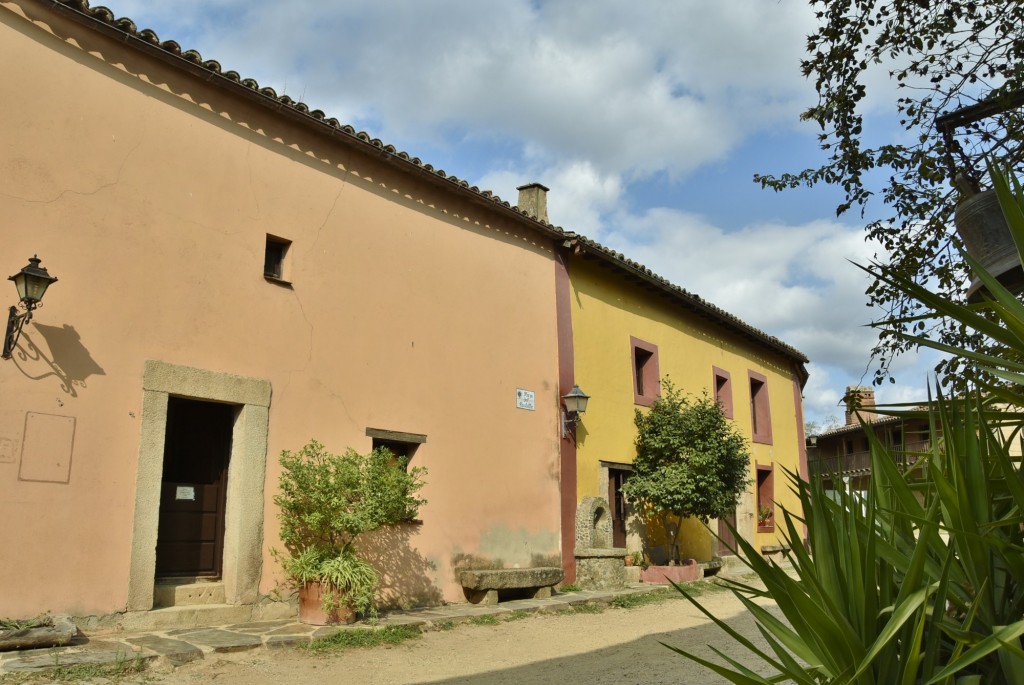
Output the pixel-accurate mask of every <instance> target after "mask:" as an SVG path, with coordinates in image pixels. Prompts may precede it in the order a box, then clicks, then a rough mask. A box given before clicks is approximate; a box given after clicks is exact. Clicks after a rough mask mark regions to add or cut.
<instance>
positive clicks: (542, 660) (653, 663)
mask: <svg viewBox="0 0 1024 685" xmlns="http://www.w3.org/2000/svg"><path fill="white" fill-rule="evenodd" d="M701 601H702V602H703V603H704V604H705V606H707V607H708V608H709V609H711V610H712V611H713V612H714V614H715V615H716V616H718V617H720V618H723V619H726V620H728V621H729V623H730V624H731V625H733V626H734V627H736V628H737V629H739V630H740V631H741V632H743V633H744V634H746V635H747V636H750V637H753V636H754V635H756V629H755V628H754V626H753V622H752V621H751V620H750V619H749V617H748V615H747V614H746V612H745V611H743V610H742V608H741V606H740V604H739V602H737V601H736V600H735V599H734V598H733V596H732V594H731V593H727V592H724V591H717V592H712V593H709V594H706V595H704V596H702V597H701ZM660 642H666V643H668V644H672V645H676V646H680V647H684V648H686V649H688V650H691V651H696V652H699V653H700V654H702V655H705V656H709V657H713V653H712V652H711V651H710V650H709V649H708V648H707V645H708V644H714V645H716V646H717V647H718V648H719V649H722V650H724V651H726V652H728V653H730V654H731V655H733V656H735V657H736V658H739V659H741V660H742V661H744V662H745V663H747V664H748V665H750V666H752V667H754V669H755V670H759V671H760V670H761V669H759V668H757V662H756V661H751V660H750V659H749V657H746V656H745V651H744V650H743V649H742V648H740V647H738V646H736V645H735V644H734V643H733V642H732V641H731V640H729V639H728V638H727V637H726V636H725V635H724V634H723V633H722V632H721V631H720V630H719V629H718V628H717V627H716V626H715V625H714V624H712V623H711V622H710V621H708V620H707V619H706V618H705V617H704V616H703V615H701V614H700V613H699V612H698V611H697V609H696V608H694V607H693V606H691V605H690V604H689V603H688V602H686V601H684V600H670V601H666V602H663V603H660V604H653V605H648V606H645V607H640V608H636V609H619V608H612V607H609V608H607V609H605V610H604V611H603V612H602V613H564V614H548V615H542V614H538V615H532V616H530V617H528V618H524V619H521V620H518V621H512V622H504V623H501V624H499V625H493V626H481V625H460V626H458V627H456V628H454V629H452V630H448V631H437V632H428V633H426V634H424V635H423V637H422V638H420V639H416V640H412V641H409V642H406V643H403V644H401V645H399V646H395V647H390V648H388V647H376V648H372V649H350V650H347V651H342V652H338V653H334V654H330V655H327V656H322V655H314V654H310V653H308V652H303V651H298V650H294V651H293V650H284V651H260V652H243V653H239V654H228V655H209V656H207V658H206V659H204V660H202V661H199V662H194V663H192V664H187V665H185V666H181V667H179V668H177V669H175V670H173V671H169V672H165V673H151V674H150V676H149V678H148V679H147V680H149V681H150V682H154V681H155V682H157V683H168V684H170V683H175V684H177V683H215V684H216V685H308V684H310V683H372V684H374V685H389V684H406V683H445V684H453V685H454V684H459V685H463V684H464V685H469V684H476V683H499V684H500V683H539V684H542V685H543V684H551V685H573V684H575V683H585V684H587V685H605V684H608V685H611V684H613V683H614V684H615V685H623V684H626V683H637V684H639V683H643V684H644V685H657V684H658V683H701V684H704V683H724V682H727V681H725V680H724V679H721V678H719V677H718V676H716V675H715V674H713V673H711V672H710V671H707V670H705V669H703V668H701V667H699V666H697V665H696V664H694V663H692V662H691V661H689V660H688V659H685V658H683V657H681V656H678V655H676V654H675V653H674V652H672V651H671V650H669V649H666V648H665V647H664V646H662V645H661V644H660Z"/></svg>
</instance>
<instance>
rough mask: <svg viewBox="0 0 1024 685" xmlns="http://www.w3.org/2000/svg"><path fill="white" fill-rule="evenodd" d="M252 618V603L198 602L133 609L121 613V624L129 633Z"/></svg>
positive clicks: (247, 620)
mask: <svg viewBox="0 0 1024 685" xmlns="http://www.w3.org/2000/svg"><path fill="white" fill-rule="evenodd" d="M251 620H252V606H251V605H244V604H243V605H236V604H197V605H194V606H173V607H164V608H162V609H153V610H152V611H130V612H128V613H126V614H123V615H121V617H120V618H119V620H118V627H120V629H121V630H123V631H126V632H144V631H164V630H174V629H176V628H195V627H197V626H222V625H230V624H234V623H248V622H249V621H251Z"/></svg>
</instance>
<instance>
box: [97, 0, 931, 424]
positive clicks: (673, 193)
mask: <svg viewBox="0 0 1024 685" xmlns="http://www.w3.org/2000/svg"><path fill="white" fill-rule="evenodd" d="M107 6H108V7H110V8H111V10H112V11H113V12H114V14H115V15H116V16H118V17H121V16H127V17H130V18H131V19H133V20H134V21H135V23H136V25H137V26H138V27H139V28H140V29H141V28H151V29H153V30H154V31H156V33H157V34H158V35H159V37H160V38H161V39H163V40H166V39H173V40H176V41H177V42H178V43H180V44H181V45H182V47H183V48H185V49H190V48H191V49H196V50H198V51H199V52H200V53H201V54H202V55H203V57H204V58H205V59H216V60H217V61H219V62H220V63H221V65H222V66H223V68H225V69H233V70H235V71H238V72H239V73H240V74H242V75H243V76H244V77H252V78H255V79H257V80H258V81H259V82H260V84H261V85H263V86H271V87H272V88H274V89H275V90H276V91H277V92H278V93H279V94H282V93H286V94H288V95H289V96H291V97H293V98H295V99H297V100H301V101H303V102H305V103H307V104H308V105H309V106H310V107H311V108H313V109H321V110H323V111H324V112H326V113H327V114H328V116H334V117H336V118H338V119H339V120H340V121H343V122H345V123H350V124H352V125H353V126H355V127H356V128H357V129H360V130H365V131H367V132H368V133H370V134H371V135H372V136H374V137H378V138H380V139H382V140H384V141H385V142H386V143H390V144H392V145H395V146H396V147H398V148H399V149H401V150H405V151H406V152H409V153H410V154H412V155H414V156H417V157H420V158H421V159H423V160H424V161H425V162H428V163H430V164H432V165H434V166H435V167H437V168H441V169H444V170H445V171H446V172H448V173H450V174H454V175H456V176H458V177H459V178H463V179H465V180H467V181H469V182H470V183H471V184H473V185H477V186H479V187H480V188H487V189H490V190H492V191H494V192H495V193H497V194H498V195H500V196H501V197H502V198H503V199H505V200H508V201H510V202H513V203H514V202H515V200H516V197H517V192H516V190H515V188H516V186H518V185H522V184H523V183H527V182H531V181H539V182H541V183H543V184H544V185H546V186H548V187H549V188H550V189H551V191H550V193H549V196H548V208H549V214H550V219H551V221H552V223H554V224H556V225H559V226H562V227H563V228H566V229H569V230H574V231H577V232H580V233H583V234H585V235H587V236H588V237H591V238H593V239H595V240H598V241H600V242H602V243H604V244H606V245H608V246H609V247H611V248H613V249H616V250H619V251H621V252H623V253H625V254H626V255H627V256H629V257H631V258H633V259H636V260H638V261H640V262H642V263H644V264H646V265H647V266H649V267H650V268H652V269H654V270H655V271H656V272H657V273H659V274H661V275H662V276H664V277H666V278H668V279H670V280H671V281H673V282H674V283H676V284H678V285H680V286H682V287H683V288H686V289H687V290H689V291H691V292H694V293H696V294H698V295H700V296H701V297H703V298H705V299H707V300H709V301H711V302H713V303H715V304H716V305H718V306H719V307H722V308H723V309H725V310H727V311H729V312H731V313H733V314H735V315H737V316H739V317H740V318H742V319H744V320H745V321H747V322H748V323H750V324H751V325H754V326H756V327H758V328H760V329H762V330H764V331H767V332H768V333H771V334H772V335H776V336H778V337H779V338H781V339H782V340H784V341H786V342H787V343H789V344H791V345H793V346H795V347H797V348H798V349H800V350H801V351H803V352H804V353H805V354H807V356H808V357H809V358H810V359H811V364H810V365H809V370H810V372H811V379H810V381H809V382H808V385H807V387H806V388H805V391H804V397H805V405H804V406H805V414H806V418H807V419H808V420H814V421H818V422H819V423H826V422H827V421H828V418H829V417H830V416H838V417H840V418H841V417H842V408H841V407H840V406H838V403H839V400H840V398H841V396H842V394H843V390H844V388H845V387H846V386H847V385H855V384H858V383H865V384H869V383H870V382H871V379H872V373H871V372H870V371H869V370H868V369H869V363H870V355H869V352H870V349H871V347H872V346H873V344H874V340H875V335H874V333H873V332H872V331H871V330H870V329H868V328H865V326H864V324H866V323H867V322H868V321H870V320H871V319H872V318H874V317H875V313H874V312H873V311H872V310H870V309H868V308H867V307H866V306H865V302H866V298H865V296H864V289H865V287H866V286H867V284H868V281H867V278H866V276H865V275H864V274H863V273H862V272H860V271H859V270H858V269H857V268H855V267H854V266H853V265H852V264H850V261H853V262H858V263H867V262H868V261H869V260H870V259H872V257H873V256H874V255H875V254H876V248H875V247H874V246H872V245H869V244H867V243H865V241H864V239H863V224H864V222H863V221H862V220H861V219H860V217H859V216H843V217H841V218H839V219H837V218H836V216H835V206H836V205H837V204H838V203H839V201H840V195H839V193H838V192H837V191H836V190H835V189H832V188H814V189H800V190H794V191H788V192H783V193H774V192H771V191H766V190H761V189H760V188H759V187H758V186H756V185H755V184H754V183H753V182H752V178H753V175H754V173H758V172H760V173H781V172H785V171H790V172H795V171H798V170H800V169H803V168H806V167H811V166H816V165H818V164H819V163H820V162H821V161H822V159H823V157H822V156H821V155H822V154H823V153H821V151H820V150H819V149H818V145H817V141H816V135H817V133H818V131H817V129H816V127H815V126H814V125H813V124H808V123H803V122H800V121H799V114H800V112H801V111H803V110H804V109H805V108H806V107H808V106H809V105H811V104H813V103H814V102H815V101H816V96H815V93H814V90H813V87H812V84H811V83H810V82H808V81H806V80H805V79H804V78H803V77H802V76H801V75H800V70H799V60H800V59H801V57H802V54H803V49H804V45H805V41H806V36H807V34H809V33H810V32H811V31H812V30H813V27H814V24H813V15H812V12H811V10H810V8H809V7H808V6H807V4H806V3H805V2H798V1H795V0H778V1H777V2H764V0H730V2H727V3H709V2H706V0H636V1H634V2H630V3H625V2H621V0H588V2H586V3H582V2H576V1H574V0H551V1H548V0H532V1H531V0H501V2H490V1H485V0H431V2H419V1H416V0H376V1H375V2H374V3H372V4H371V3H366V2H362V1H360V2H355V1H350V0H328V1H327V2H323V1H320V2H312V1H310V0H290V1H289V2H287V3H283V2H269V1H268V0H245V1H244V2H243V1H242V0H177V1H176V2H173V3H154V2H152V1H151V0H110V2H109V3H107ZM875 78H876V81H875V83H874V87H873V88H872V89H871V91H870V92H872V93H876V94H877V96H876V97H875V99H874V101H873V103H874V104H873V106H874V107H875V113H874V118H873V119H872V123H874V124H876V127H877V128H878V130H880V131H883V132H884V131H885V130H886V129H887V128H888V126H889V121H890V120H889V117H888V115H889V114H890V112H889V110H888V104H887V103H888V102H891V99H892V86H891V84H889V83H887V80H886V78H885V75H884V73H879V74H878V75H877V76H876V77H875ZM926 362H927V363H926ZM932 363H933V359H932V358H931V357H928V358H927V359H922V358H918V356H917V355H916V354H910V355H906V356H904V357H903V358H901V359H900V360H899V361H898V362H897V363H896V364H895V365H894V370H895V376H896V379H897V382H896V383H895V384H889V383H886V384H885V385H884V386H882V387H881V388H879V389H878V391H877V395H878V398H879V400H880V401H883V402H902V401H913V400H918V399H921V398H922V397H923V396H924V395H925V384H926V382H927V376H928V368H929V366H930V365H931V364H932Z"/></svg>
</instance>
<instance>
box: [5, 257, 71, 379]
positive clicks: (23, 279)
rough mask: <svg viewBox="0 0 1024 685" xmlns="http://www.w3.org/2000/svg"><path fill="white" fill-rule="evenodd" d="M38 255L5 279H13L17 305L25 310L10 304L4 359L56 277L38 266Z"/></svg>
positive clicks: (11, 350)
mask: <svg viewBox="0 0 1024 685" xmlns="http://www.w3.org/2000/svg"><path fill="white" fill-rule="evenodd" d="M39 261H40V260H39V257H38V256H33V257H32V258H31V259H29V260H28V265H27V266H25V268H23V269H22V270H21V271H19V272H18V273H16V274H14V275H13V276H11V277H10V278H8V279H7V280H9V281H14V287H15V288H17V289H18V305H19V306H21V307H22V308H23V309H24V310H25V311H24V312H23V313H21V314H19V313H18V307H17V306H11V310H10V314H9V315H8V317H7V332H6V333H5V334H4V351H3V355H0V356H2V357H3V358H4V359H10V358H11V353H12V352H13V351H14V347H15V345H17V344H18V338H20V337H21V329H22V328H24V327H25V324H26V323H28V322H29V321H31V320H32V312H33V310H35V309H37V308H39V307H40V306H42V300H43V295H45V294H46V289H47V288H49V287H50V284H51V283H56V282H57V279H56V278H55V277H53V276H51V275H50V274H49V273H47V271H46V269H45V268H43V267H40V266H39Z"/></svg>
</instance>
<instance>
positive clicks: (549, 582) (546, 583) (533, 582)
mask: <svg viewBox="0 0 1024 685" xmlns="http://www.w3.org/2000/svg"><path fill="white" fill-rule="evenodd" d="M564 577H565V572H564V571H562V569H560V568H556V567H552V566H538V567H536V568H503V569H495V570H483V571H462V572H461V573H459V582H460V583H462V589H463V591H464V592H465V593H466V599H467V600H469V601H470V602H471V603H473V604H497V603H498V593H499V592H500V591H502V590H526V591H532V592H531V593H530V596H531V597H532V598H533V599H547V598H548V597H550V596H551V588H552V587H554V586H555V585H557V584H558V583H559V582H561V580H562V578H564Z"/></svg>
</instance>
